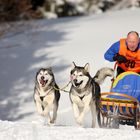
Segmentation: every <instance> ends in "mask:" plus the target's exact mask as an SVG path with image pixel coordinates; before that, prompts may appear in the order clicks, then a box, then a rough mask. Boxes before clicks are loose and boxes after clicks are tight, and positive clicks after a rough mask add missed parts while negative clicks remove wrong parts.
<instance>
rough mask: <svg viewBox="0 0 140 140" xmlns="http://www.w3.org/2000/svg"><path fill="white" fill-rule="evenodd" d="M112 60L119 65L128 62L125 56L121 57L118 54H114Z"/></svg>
mask: <svg viewBox="0 0 140 140" xmlns="http://www.w3.org/2000/svg"><path fill="white" fill-rule="evenodd" d="M113 60H114V61H118V63H119V64H121V63H126V62H127V61H128V60H127V59H126V58H125V56H123V55H120V54H116V55H115V56H114V57H113Z"/></svg>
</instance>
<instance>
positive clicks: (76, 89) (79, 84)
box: [69, 62, 114, 127]
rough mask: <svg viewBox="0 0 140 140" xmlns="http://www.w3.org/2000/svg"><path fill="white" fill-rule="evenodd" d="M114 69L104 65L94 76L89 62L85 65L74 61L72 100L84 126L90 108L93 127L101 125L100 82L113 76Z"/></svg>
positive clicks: (75, 113)
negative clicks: (90, 70) (82, 65)
mask: <svg viewBox="0 0 140 140" xmlns="http://www.w3.org/2000/svg"><path fill="white" fill-rule="evenodd" d="M113 73H114V71H113V69H111V68H107V67H104V68H102V69H100V70H99V71H98V72H97V73H96V75H95V76H94V78H92V77H91V76H90V74H89V64H88V63H87V64H86V65H85V66H84V67H80V66H76V65H75V63H74V62H73V69H72V70H71V74H70V77H71V82H72V86H71V89H70V94H69V96H70V100H71V103H72V107H73V112H74V117H75V119H76V122H77V123H78V124H79V125H80V126H83V121H84V117H85V115H86V113H87V112H88V111H89V110H90V111H91V115H92V127H95V126H96V121H97V122H98V125H99V126H100V125H101V120H100V86H99V84H100V83H101V82H103V80H104V79H105V78H106V77H107V76H113Z"/></svg>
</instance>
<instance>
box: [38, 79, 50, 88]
mask: <svg viewBox="0 0 140 140" xmlns="http://www.w3.org/2000/svg"><path fill="white" fill-rule="evenodd" d="M39 82H40V84H41V85H42V87H44V86H45V85H46V83H47V82H48V80H43V79H40V80H39Z"/></svg>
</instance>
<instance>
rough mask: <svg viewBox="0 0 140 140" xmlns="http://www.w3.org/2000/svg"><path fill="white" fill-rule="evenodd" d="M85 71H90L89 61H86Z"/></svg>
mask: <svg viewBox="0 0 140 140" xmlns="http://www.w3.org/2000/svg"><path fill="white" fill-rule="evenodd" d="M84 69H85V71H87V72H89V63H86V65H85V66H84Z"/></svg>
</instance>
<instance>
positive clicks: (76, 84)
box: [74, 81, 83, 87]
mask: <svg viewBox="0 0 140 140" xmlns="http://www.w3.org/2000/svg"><path fill="white" fill-rule="evenodd" d="M82 83H83V81H81V82H79V83H78V82H74V84H75V86H76V87H79V86H80V85H81V84H82Z"/></svg>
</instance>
